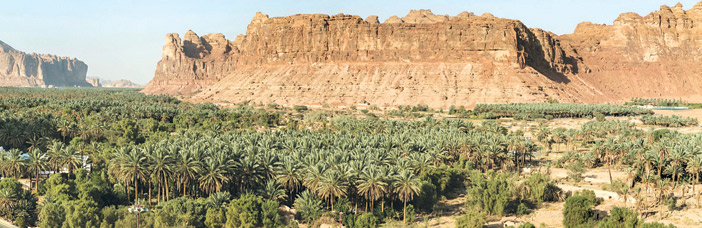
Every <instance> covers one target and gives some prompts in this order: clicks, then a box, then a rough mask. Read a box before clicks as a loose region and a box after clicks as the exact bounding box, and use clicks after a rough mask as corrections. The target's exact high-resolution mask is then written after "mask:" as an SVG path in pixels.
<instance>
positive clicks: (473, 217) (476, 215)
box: [456, 210, 487, 228]
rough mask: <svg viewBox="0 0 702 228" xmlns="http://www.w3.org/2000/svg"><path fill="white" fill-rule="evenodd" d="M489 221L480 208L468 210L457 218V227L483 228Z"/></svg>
mask: <svg viewBox="0 0 702 228" xmlns="http://www.w3.org/2000/svg"><path fill="white" fill-rule="evenodd" d="M486 222H487V219H486V216H485V214H483V213H482V212H480V211H479V210H468V211H466V214H465V215H463V216H461V217H458V219H456V228H482V227H484V226H485V223H486Z"/></svg>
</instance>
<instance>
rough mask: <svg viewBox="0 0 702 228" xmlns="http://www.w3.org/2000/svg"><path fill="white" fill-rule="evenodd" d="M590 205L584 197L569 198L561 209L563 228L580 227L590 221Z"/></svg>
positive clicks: (591, 214) (591, 212)
mask: <svg viewBox="0 0 702 228" xmlns="http://www.w3.org/2000/svg"><path fill="white" fill-rule="evenodd" d="M591 207H592V203H591V202H590V200H589V199H587V198H585V197H584V196H578V195H575V196H571V197H568V199H566V203H565V206H564V207H563V226H564V227H566V228H571V227H582V226H583V225H586V224H589V223H590V222H591V221H592V216H593V214H594V213H593V211H592V209H591Z"/></svg>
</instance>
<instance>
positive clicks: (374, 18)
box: [364, 15, 380, 25]
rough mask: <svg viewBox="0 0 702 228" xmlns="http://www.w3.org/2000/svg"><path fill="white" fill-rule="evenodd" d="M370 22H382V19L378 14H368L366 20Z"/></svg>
mask: <svg viewBox="0 0 702 228" xmlns="http://www.w3.org/2000/svg"><path fill="white" fill-rule="evenodd" d="M364 21H365V22H366V23H368V24H373V25H374V24H380V20H378V16H375V15H372V16H368V17H367V18H366V20H364Z"/></svg>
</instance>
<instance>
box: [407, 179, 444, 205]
mask: <svg viewBox="0 0 702 228" xmlns="http://www.w3.org/2000/svg"><path fill="white" fill-rule="evenodd" d="M438 201H439V200H438V198H437V191H436V186H434V184H432V183H430V182H428V181H422V187H421V188H420V190H419V195H417V196H416V197H415V198H414V201H413V202H412V204H413V205H415V206H416V207H417V208H418V209H421V210H424V211H431V210H432V209H433V208H434V205H435V204H436V203H437V202H438Z"/></svg>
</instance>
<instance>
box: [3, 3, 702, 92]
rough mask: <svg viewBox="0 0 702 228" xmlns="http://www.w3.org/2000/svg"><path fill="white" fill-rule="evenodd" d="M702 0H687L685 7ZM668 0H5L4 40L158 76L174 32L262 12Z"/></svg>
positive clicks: (557, 21)
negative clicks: (167, 41)
mask: <svg viewBox="0 0 702 228" xmlns="http://www.w3.org/2000/svg"><path fill="white" fill-rule="evenodd" d="M698 1H699V0H682V1H680V2H681V3H682V4H683V8H684V9H686V10H687V9H689V8H691V7H692V6H693V5H694V4H696V3H697V2H698ZM677 2H678V1H668V0H658V1H654V0H489V1H488V0H402V1H389V0H345V1H332V0H309V1H306V0H255V1H254V0H249V1H222V0H216V1H193V0H189V1H187V0H168V1H161V0H154V1H149V0H120V1H112V0H97V1H96V0H61V1H56V0H0V40H1V41H3V42H5V43H7V44H9V45H10V46H12V47H14V48H15V49H17V50H20V51H24V52H28V53H42V54H44V53H46V54H55V55H59V56H70V57H76V58H78V59H79V60H82V61H83V62H85V63H86V64H88V77H100V78H103V79H108V80H118V79H128V80H131V81H133V82H136V83H139V84H146V83H148V82H149V81H150V80H151V78H153V75H154V72H155V70H156V63H157V62H158V61H159V60H160V59H161V49H162V47H163V44H164V41H165V35H166V34H167V33H173V32H175V33H179V34H181V37H182V35H183V34H184V33H185V32H186V31H188V29H192V30H193V31H194V32H195V33H197V34H198V35H205V34H208V33H222V34H224V35H225V36H226V37H227V38H228V39H230V40H233V39H234V38H235V37H236V35H237V34H245V33H246V26H247V25H248V24H249V22H250V21H251V19H252V18H253V16H254V15H255V14H256V12H258V11H260V12H263V13H264V14H268V15H269V16H271V17H276V16H288V15H293V14H300V13H321V14H330V15H335V14H339V13H345V14H352V15H359V16H361V17H363V18H365V17H367V16H370V15H377V16H379V19H380V21H381V22H382V21H384V20H385V19H387V18H389V17H390V16H393V15H398V16H400V17H402V16H404V15H406V14H407V13H408V12H409V10H411V9H431V10H432V12H433V13H434V14H448V15H456V14H458V13H460V12H462V11H468V12H474V13H475V14H477V15H481V14H483V13H486V12H489V13H492V14H493V15H495V16H497V17H502V18H509V19H517V20H520V21H522V22H523V23H524V24H526V25H527V26H529V27H532V28H542V29H545V30H548V31H551V32H554V33H556V34H568V33H572V32H573V30H574V29H575V26H576V25H577V24H578V23H580V22H584V21H590V22H593V23H599V24H612V22H613V21H614V19H616V18H617V17H618V15H619V14H620V13H625V12H635V13H639V14H640V15H642V16H645V15H646V14H648V13H650V12H652V11H655V10H658V9H659V8H660V6H661V5H663V4H665V5H669V6H673V5H675V4H676V3H677Z"/></svg>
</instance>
